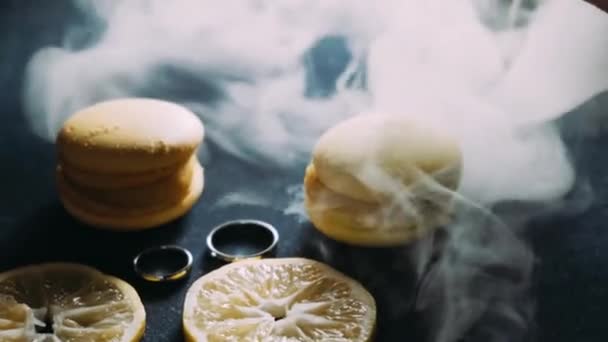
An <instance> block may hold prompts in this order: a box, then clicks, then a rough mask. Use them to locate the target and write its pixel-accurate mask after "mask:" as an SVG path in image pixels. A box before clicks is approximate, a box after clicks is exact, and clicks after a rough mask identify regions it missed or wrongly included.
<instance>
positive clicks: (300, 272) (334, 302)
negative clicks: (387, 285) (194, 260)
mask: <svg viewBox="0 0 608 342" xmlns="http://www.w3.org/2000/svg"><path fill="white" fill-rule="evenodd" d="M183 325H184V333H185V337H186V340H187V341H195V342H202V341H208V342H213V341H218V342H219V341H343V342H350V341H361V342H363V341H370V340H371V339H372V337H373V335H374V331H375V325H376V304H375V301H374V298H373V297H372V296H371V295H370V294H369V292H367V290H366V289H365V288H364V287H363V286H361V285H360V284H359V283H357V282H356V281H354V280H353V279H350V278H349V277H347V276H345V275H344V274H342V273H339V272H338V271H336V270H334V269H332V268H330V267H329V266H327V265H325V264H322V263H320V262H317V261H313V260H308V259H303V258H278V259H255V260H243V261H237V262H234V263H231V264H228V265H225V266H223V267H221V268H219V269H217V270H215V271H213V272H210V273H208V274H206V275H204V276H203V277H201V278H199V279H198V280H197V281H196V282H194V284H193V285H192V286H191V287H190V289H189V290H188V293H187V295H186V300H185V304H184V313H183Z"/></svg>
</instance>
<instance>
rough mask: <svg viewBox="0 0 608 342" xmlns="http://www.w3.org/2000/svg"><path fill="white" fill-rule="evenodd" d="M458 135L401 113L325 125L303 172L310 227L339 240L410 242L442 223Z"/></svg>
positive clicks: (456, 168)
mask: <svg viewBox="0 0 608 342" xmlns="http://www.w3.org/2000/svg"><path fill="white" fill-rule="evenodd" d="M461 159H462V157H461V151H460V148H459V144H458V142H457V140H456V139H455V138H453V137H451V136H450V135H449V134H447V132H445V131H444V130H441V129H438V128H437V127H431V126H429V125H423V124H421V123H418V122H415V121H412V120H411V119H408V118H405V117H400V116H388V115H380V114H369V115H360V116H356V117H354V118H351V119H348V120H346V121H344V122H341V123H339V124H338V125H336V126H334V127H332V128H330V129H329V130H328V131H327V132H325V133H324V134H323V136H321V138H320V139H319V141H318V142H317V145H316V146H315V148H314V150H313V155H312V160H311V162H310V164H309V165H308V167H307V169H306V174H305V178H304V187H305V205H306V209H307V212H308V215H309V217H310V220H311V221H312V223H313V224H314V226H315V227H316V228H317V229H318V230H320V231H321V232H322V233H324V234H325V235H327V236H329V237H330V238H333V239H335V240H338V241H342V242H345V243H350V244H355V245H363V246H390V245H399V244H404V243H408V242H410V241H413V240H415V239H416V238H419V237H421V236H423V235H424V234H425V233H428V232H430V231H432V230H433V229H434V228H436V227H438V226H440V225H442V224H445V223H446V222H447V220H448V219H449V216H450V211H451V207H452V206H451V203H452V198H453V192H454V190H456V188H457V187H458V184H459V182H460V175H461V164H462V160H461Z"/></svg>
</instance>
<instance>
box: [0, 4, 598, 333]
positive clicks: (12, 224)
mask: <svg viewBox="0 0 608 342" xmlns="http://www.w3.org/2000/svg"><path fill="white" fill-rule="evenodd" d="M67 4H68V2H67V1H31V0H4V1H1V2H0V84H2V85H3V88H2V91H1V92H0V108H1V109H0V118H1V119H2V123H1V124H0V179H1V180H0V185H1V186H2V191H3V195H2V196H1V197H0V270H6V269H8V268H12V267H15V266H17V265H23V264H26V263H31V262H40V261H57V260H62V261H79V262H83V263H88V264H91V265H93V266H95V267H98V268H99V269H100V270H102V271H104V272H107V273H110V274H114V275H117V276H119V277H121V278H124V279H125V280H128V281H129V282H131V283H132V284H133V285H134V287H135V288H136V289H137V290H138V291H139V292H140V295H141V297H142V300H143V301H144V304H145V306H146V309H147V313H148V327H147V331H146V338H145V341H181V340H182V330H181V322H180V320H181V308H182V302H183V299H184V295H185V291H186V289H187V288H188V285H189V284H190V283H191V282H192V281H194V279H196V278H197V277H198V276H200V275H201V274H203V273H204V272H207V271H209V270H212V269H214V268H215V267H217V266H218V265H217V264H216V263H214V262H213V261H211V260H209V259H208V258H207V257H206V256H205V248H204V239H205V236H206V233H207V232H208V231H209V230H210V229H211V228H212V227H213V226H214V225H216V224H218V223H220V222H223V221H225V220H228V219H234V218H239V217H253V218H257V219H262V220H267V221H269V222H271V223H273V224H274V225H276V226H277V228H278V229H279V231H280V233H281V235H282V240H281V242H280V245H279V249H278V254H279V255H282V256H308V257H311V258H314V259H318V260H323V261H325V262H327V263H329V264H330V265H333V266H335V267H336V268H337V269H338V270H340V271H343V272H345V273H346V274H348V275H350V276H352V277H353V278H355V279H358V280H360V281H361V282H362V283H363V284H364V285H365V286H366V287H368V288H369V289H370V292H371V293H372V294H373V295H374V296H376V298H377V301H378V310H379V317H383V318H382V319H380V320H379V322H378V324H379V325H378V329H379V331H378V332H379V336H378V340H379V341H402V340H404V337H405V336H404V335H406V336H407V337H410V338H411V339H410V340H412V341H421V340H420V339H416V336H419V335H420V334H422V333H423V328H422V327H423V325H419V324H417V323H418V322H417V320H416V318H415V317H411V318H409V319H407V320H402V321H400V324H399V325H397V324H394V323H392V322H391V321H390V319H388V318H390V317H391V316H392V315H393V313H395V312H400V311H401V310H400V309H402V308H407V307H408V305H409V304H410V301H409V300H410V299H411V298H410V297H411V295H410V294H411V293H413V292H414V284H413V282H412V281H411V278H410V277H408V273H407V272H400V273H392V272H391V271H392V270H394V269H401V270H402V269H403V268H407V266H404V263H403V260H404V258H403V255H402V253H404V251H394V250H383V251H369V250H359V249H353V248H348V247H345V246H342V245H338V244H336V243H333V242H330V241H327V240H326V239H324V238H323V237H321V236H319V235H318V233H316V232H315V231H314V230H313V229H311V227H310V226H309V225H308V224H303V225H300V224H298V223H297V222H296V221H295V220H293V218H290V217H288V216H284V215H283V214H282V212H281V211H277V210H272V209H260V208H259V207H255V206H239V207H226V208H217V207H214V206H213V204H215V203H216V201H218V199H219V198H220V196H221V195H222V194H224V193H225V192H226V191H229V190H232V189H235V188H239V187H240V186H242V185H243V184H248V183H249V182H252V181H260V180H264V181H265V182H267V183H266V184H268V190H267V191H269V192H272V191H273V192H275V193H276V200H277V201H281V200H283V199H284V196H286V195H284V191H283V189H284V185H286V184H293V183H295V182H298V181H301V179H302V177H303V173H304V167H302V168H301V170H299V171H297V170H296V171H294V172H293V174H289V175H284V174H278V173H277V174H270V173H269V172H268V171H267V170H263V169H256V168H251V167H250V166H249V165H245V164H242V163H241V162H239V161H236V160H233V159H231V158H228V157H226V156H224V155H223V154H222V153H221V152H220V151H218V150H217V149H215V148H214V147H213V146H210V148H209V151H208V156H209V157H208V158H207V164H208V166H207V167H206V176H207V179H213V181H210V182H209V183H208V185H207V188H206V190H205V194H204V195H203V197H202V199H201V201H200V202H199V203H198V204H197V205H196V207H195V208H194V210H193V211H192V212H191V214H190V215H188V216H187V217H185V218H184V219H183V220H181V221H178V222H176V223H173V224H170V225H169V226H167V227H165V228H163V229H158V230H152V231H148V232H143V233H137V234H120V235H117V234H115V233H109V232H101V231H95V230H91V229H87V228H84V227H82V226H80V225H79V224H78V223H76V222H74V220H72V219H71V218H70V217H69V216H68V215H67V214H66V213H65V212H64V211H63V209H62V208H61V205H60V204H59V201H58V199H57V195H56V189H55V187H54V176H53V173H54V166H55V159H54V158H55V154H54V153H55V151H54V147H53V146H52V145H51V144H49V143H47V142H45V141H42V140H40V139H38V138H37V137H35V136H34V135H33V134H32V133H31V132H30V131H29V129H28V126H27V124H26V122H25V118H24V117H23V115H22V109H21V105H20V88H21V85H22V79H21V76H22V74H23V68H24V65H25V63H26V61H27V59H28V57H29V56H30V55H31V53H32V52H33V51H35V50H36V49H37V48H38V47H40V46H42V45H49V44H59V43H60V39H61V34H62V32H63V29H64V26H63V25H64V24H65V23H67V22H68V21H67V20H66V18H71V16H72V14H73V10H72V9H71V8H70V7H69V6H67ZM604 103H606V102H604ZM603 108H608V107H603ZM595 111H596V112H598V109H595ZM599 111H600V112H601V110H599ZM603 112H604V113H605V112H606V109H603ZM579 118H580V116H579ZM567 120H574V121H576V120H578V119H575V118H567ZM567 120H566V121H567ZM591 128H592V129H594V130H598V133H600V134H598V135H596V136H595V137H594V138H585V139H570V141H569V145H570V147H571V148H573V149H574V151H578V152H581V151H583V152H584V153H577V157H576V158H577V160H578V164H579V165H580V171H582V172H583V173H586V174H588V175H589V182H590V184H591V185H592V187H593V188H594V190H595V191H596V193H595V202H594V205H593V206H592V207H591V208H590V209H589V210H587V211H585V212H584V213H583V214H579V215H575V216H568V217H565V216H564V215H559V216H558V215H554V217H553V218H552V219H551V220H542V221H539V222H537V223H535V224H534V227H532V229H531V230H530V234H529V235H530V237H531V242H532V245H533V246H534V249H535V252H536V254H537V257H538V265H537V269H536V278H537V281H536V283H535V293H536V298H537V315H536V323H537V332H536V334H537V336H538V339H537V340H538V341H543V342H544V341H546V342H573V341H580V342H604V341H607V340H608V331H607V329H606V325H605V317H606V316H607V315H608V268H607V267H606V263H607V262H608V249H607V248H606V247H605V246H606V245H608V231H607V230H606V229H607V227H606V221H607V219H608V212H607V211H606V209H605V206H606V202H607V201H608V193H607V192H606V190H605V189H606V187H608V178H606V176H605V175H606V174H607V172H606V169H607V168H608V160H607V159H606V153H605V147H604V146H606V144H607V143H608V138H607V137H605V134H604V133H603V132H601V129H602V127H601V121H600V122H598V124H597V125H593V127H591ZM574 204H576V203H573V205H574ZM162 243H178V244H181V245H183V246H185V247H187V248H189V249H191V250H192V251H193V254H194V269H193V273H192V275H191V276H190V278H189V279H188V280H186V281H184V282H180V283H175V284H169V285H159V284H147V283H144V282H142V281H139V280H137V278H136V277H135V275H134V274H133V272H132V270H131V264H130V263H131V259H132V257H133V256H134V255H135V254H136V253H137V252H139V251H140V249H141V248H144V247H147V246H153V245H157V244H162ZM387 317H388V318H387ZM403 322H404V323H403ZM392 328H398V332H395V331H391V330H392ZM486 341H487V340H486Z"/></svg>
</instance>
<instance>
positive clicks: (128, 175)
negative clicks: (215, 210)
mask: <svg viewBox="0 0 608 342" xmlns="http://www.w3.org/2000/svg"><path fill="white" fill-rule="evenodd" d="M203 138H204V126H203V124H202V122H201V121H200V119H199V118H198V117H197V116H196V115H195V114H194V113H192V112H191V111H190V110H188V109H187V108H185V107H183V106H180V105H178V104H175V103H171V102H167V101H162V100H156V99H148V98H124V99H116V100H109V101H105V102H101V103H98V104H94V105H92V106H90V107H87V108H84V109H82V110H80V111H78V112H77V113H75V114H74V115H72V116H71V117H70V118H69V119H68V120H67V121H66V122H65V123H64V125H63V127H62V129H61V131H60V132H59V134H58V136H57V140H56V143H57V155H58V166H57V184H58V190H59V194H60V197H61V200H62V202H63V204H64V206H65V208H66V210H67V211H68V212H70V213H71V214H72V215H73V216H74V217H76V218H77V219H79V220H81V221H83V222H85V223H87V224H90V225H93V226H97V227H101V228H109V229H115V230H134V229H146V228H152V227H156V226H160V225H162V224H165V223H167V222H169V221H172V220H174V219H176V218H178V217H180V216H182V215H184V214H185V213H186V212H188V211H189V210H190V209H191V208H192V206H193V205H194V203H195V202H196V201H197V200H198V198H199V197H200V195H201V193H202V191H203V185H204V176H203V169H202V167H201V165H200V163H199V161H198V158H197V156H196V151H197V149H198V147H199V145H200V144H201V143H202V141H203Z"/></svg>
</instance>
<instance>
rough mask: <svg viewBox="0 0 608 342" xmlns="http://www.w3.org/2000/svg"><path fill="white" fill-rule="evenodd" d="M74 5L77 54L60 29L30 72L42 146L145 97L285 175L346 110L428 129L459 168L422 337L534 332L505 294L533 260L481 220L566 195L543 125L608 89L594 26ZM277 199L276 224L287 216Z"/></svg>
mask: <svg viewBox="0 0 608 342" xmlns="http://www.w3.org/2000/svg"><path fill="white" fill-rule="evenodd" d="M74 1H75V4H76V5H77V6H78V7H79V8H80V9H81V10H82V13H83V15H86V16H89V17H91V18H93V19H94V20H93V22H95V23H96V25H97V26H96V27H95V28H94V30H95V34H94V35H92V36H91V37H90V39H89V41H87V42H85V43H84V44H83V42H82V41H81V39H82V36H83V35H82V34H80V32H79V30H82V29H83V28H82V27H75V28H74V29H73V30H72V31H70V32H68V33H67V34H66V37H65V41H64V45H63V46H58V47H45V48H43V49H41V50H40V51H38V52H37V53H36V54H35V55H34V56H33V57H32V59H31V61H30V62H29V65H28V68H27V75H26V84H25V89H24V105H25V108H26V112H27V115H28V119H29V122H30V123H31V127H32V129H33V130H34V131H35V132H36V133H37V134H38V135H40V136H41V137H44V138H45V139H49V140H52V139H54V137H55V134H56V132H57V131H58V129H59V128H60V126H61V125H62V123H63V121H64V120H65V119H66V118H67V117H68V116H69V115H70V114H72V113H73V112H75V111H76V110H78V109H80V108H83V107H85V106H87V105H90V104H93V103H95V102H98V101H101V100H105V99H110V98H115V97H126V96H152V97H159V98H164V99H168V100H172V101H175V102H179V103H181V104H183V105H185V106H187V107H189V108H191V109H192V110H193V111H194V112H196V113H197V114H198V115H199V116H200V117H201V118H202V120H203V122H204V124H205V126H206V128H207V129H206V131H207V132H208V139H209V140H211V141H212V142H213V143H214V144H216V145H217V146H219V147H220V148H221V149H223V150H224V151H225V152H226V153H229V154H231V155H232V156H234V157H236V158H240V159H242V160H246V161H248V162H251V163H258V164H260V165H264V166H265V167H268V165H270V166H271V167H276V168H277V169H283V170H284V169H289V168H293V167H302V165H304V164H305V163H306V162H307V161H308V159H309V158H310V151H311V149H312V147H313V145H314V143H315V142H316V141H317V139H318V138H319V136H320V135H321V134H322V133H323V132H324V131H325V130H326V129H328V128H329V127H331V126H333V125H335V124H336V123H338V122H340V121H342V120H344V119H346V118H348V117H350V116H353V115H358V114H360V113H366V112H372V111H374V112H381V113H387V114H394V115H403V116H407V117H410V118H411V119H413V120H415V121H420V122H427V123H431V124H433V125H438V126H441V127H442V128H444V129H446V130H448V131H449V132H450V133H452V134H453V135H454V136H456V137H457V138H458V140H459V141H460V144H461V148H462V152H463V158H464V160H463V167H464V169H463V175H462V177H463V178H462V182H461V185H460V187H459V189H458V191H457V193H456V194H454V195H455V196H456V198H457V199H458V200H457V207H458V208H459V211H458V213H459V214H458V217H457V219H456V220H455V222H454V224H452V225H450V227H448V228H447V229H446V230H447V231H448V232H449V233H448V239H447V242H446V245H445V247H444V250H443V253H442V257H441V259H440V260H439V261H438V263H437V265H436V267H435V268H434V269H433V271H432V272H431V273H430V274H429V275H427V276H425V283H424V284H427V286H424V287H423V289H422V291H421V295H420V298H419V300H420V302H419V305H420V307H428V306H429V305H430V306H434V307H438V308H440V309H438V310H439V314H437V315H435V318H436V320H437V322H436V327H437V330H436V333H435V334H434V337H433V339H434V341H435V342H451V341H456V340H457V339H458V338H459V337H460V336H461V335H462V334H464V333H465V332H466V331H467V329H469V328H471V327H472V326H473V325H474V324H475V323H476V322H477V321H479V320H480V318H481V317H482V316H484V315H486V314H487V313H488V312H490V313H492V314H495V315H497V316H499V317H501V318H502V319H504V320H506V321H508V322H509V323H510V324H515V325H516V326H525V325H526V324H527V322H528V321H529V320H530V319H531V317H530V316H531V314H530V310H531V308H530V307H528V306H526V305H523V306H522V305H521V303H520V302H521V298H520V297H519V294H522V296H523V293H524V292H525V287H526V284H527V283H528V281H529V276H530V272H531V265H532V261H533V256H532V254H531V252H530V251H529V250H528V248H527V247H526V246H525V244H524V243H523V242H522V241H521V240H520V239H519V238H518V237H517V234H518V230H519V229H520V228H522V227H520V226H519V225H520V224H521V225H523V222H525V220H519V221H518V222H520V223H519V224H518V225H517V226H516V227H513V226H507V225H506V224H505V223H504V222H503V219H504V218H501V217H498V216H497V215H495V214H493V213H492V212H491V210H490V209H491V208H492V206H493V205H495V204H497V203H500V202H501V201H509V200H511V201H531V202H535V203H547V202H554V201H558V200H559V199H560V198H562V197H563V196H564V195H565V194H566V193H568V191H569V190H570V189H571V188H572V185H573V183H574V181H575V179H576V175H575V173H574V168H573V166H572V164H571V160H570V156H569V155H568V153H567V151H566V149H565V147H564V144H563V142H562V139H561V137H560V134H559V130H558V128H557V126H556V125H555V123H554V122H555V119H557V118H559V117H560V116H562V115H564V114H565V113H567V112H568V111H570V110H572V109H574V108H576V107H577V106H579V105H581V104H583V103H585V101H587V100H588V99H590V98H592V97H593V96H595V95H597V94H599V93H601V92H603V91H606V90H608V16H607V15H605V14H604V13H602V12H600V11H599V10H598V9H596V8H594V7H592V6H591V5H589V4H587V3H585V2H583V1H572V0H543V1H541V0H538V1H533V0H512V1H507V0H452V1H445V0H426V1H424V0H400V1H399V0H382V1H366V0H292V1H270V0H268V1H266V0H245V1H242V0H224V1H221V2H218V1H212V0H175V1H170V2H167V1H163V0H112V1H94V0H74ZM89 29H90V28H89ZM210 162H213V160H211V161H210ZM289 189H290V190H289V191H290V193H291V194H293V195H294V198H296V201H295V202H294V203H291V204H290V205H289V208H288V212H289V213H298V214H302V213H303V211H302V210H301V208H300V206H299V205H300V204H301V200H302V199H301V196H299V193H298V191H294V189H293V188H289ZM248 201H253V202H255V203H264V205H271V204H270V202H268V203H266V202H265V201H266V200H265V199H263V198H262V199H261V198H258V197H256V194H255V193H251V192H249V193H244V194H237V193H234V194H230V196H228V197H226V198H225V199H224V202H222V203H221V204H220V205H221V206H224V205H228V204H232V203H235V202H245V203H247V202H248ZM428 258H429V256H428V253H421V254H420V255H419V259H418V260H416V262H417V263H419V264H420V265H423V264H426V263H427V262H428V260H427V259H428ZM422 268H423V267H421V266H420V267H418V269H422ZM496 269H499V271H498V273H496V272H495V271H496ZM422 273H423V272H422V271H420V276H422ZM505 273H506V274H507V276H506V278H505V277H504V274H505ZM433 298H436V299H437V301H433V300H432V299H433ZM496 331H498V330H495V332H496ZM484 336H490V335H484ZM497 338H499V337H497ZM494 340H495V339H493V337H486V339H485V341H486V342H487V341H494ZM496 340H497V341H499V339H496Z"/></svg>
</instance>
